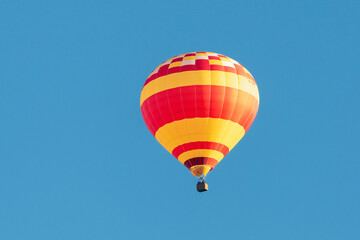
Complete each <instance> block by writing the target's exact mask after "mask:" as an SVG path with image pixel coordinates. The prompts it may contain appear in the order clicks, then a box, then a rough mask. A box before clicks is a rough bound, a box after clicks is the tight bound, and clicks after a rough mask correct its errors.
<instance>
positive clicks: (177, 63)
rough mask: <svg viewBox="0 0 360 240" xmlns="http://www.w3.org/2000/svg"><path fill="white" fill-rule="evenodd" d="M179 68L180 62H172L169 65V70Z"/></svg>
mask: <svg viewBox="0 0 360 240" xmlns="http://www.w3.org/2000/svg"><path fill="white" fill-rule="evenodd" d="M180 66H181V62H173V63H170V66H169V69H170V68H173V67H180Z"/></svg>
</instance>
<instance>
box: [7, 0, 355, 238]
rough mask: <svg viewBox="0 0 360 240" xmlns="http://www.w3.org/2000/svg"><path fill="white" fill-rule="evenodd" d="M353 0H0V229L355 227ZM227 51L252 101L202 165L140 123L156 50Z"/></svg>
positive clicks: (349, 234) (320, 231) (250, 234)
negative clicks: (243, 73) (239, 132)
mask: <svg viewBox="0 0 360 240" xmlns="http://www.w3.org/2000/svg"><path fill="white" fill-rule="evenodd" d="M359 9H360V4H359V3H358V2H357V1H330V0H329V1H314V0H311V1H309V0H304V1H279V0H273V1H235V0H234V1H212V0H206V1H204V0H202V1H200V0H194V1H162V0H161V1H64V0H62V1H36V0H35V1H14V0H8V1H7V0H2V1H0V114H1V115H0V126H1V127H0V239H4V240H12V239H19V240H24V239H31V240H32V239H36V240H41V239H46V240H48V239H52V240H57V239H59V240H63V239H87V240H92V239H109V240H111V239H174V240H176V239H190V238H194V239H195V238H202V239H246V240H258V239H259V240H260V239H261V240H262V239H266V240H271V239H274V240H288V239H291V240H304V239H310V240H312V239H314V240H315V239H316V240H320V239H326V240H332V239H334V240H339V239H345V240H348V239H349V240H350V239H351V240H353V239H354V240H355V239H360V217H359V216H360V206H359V202H360V186H359V183H360V177H359V170H360V163H359V159H360V154H359V144H360V141H359V134H360V129H359V122H360V113H359V103H360V94H359V87H360V84H359V79H360V74H359V64H360V61H359V55H360V47H359V42H360V33H359V25H360V17H359ZM191 51H211V52H217V53H221V54H224V55H227V56H229V57H231V58H233V59H236V60H237V61H239V62H240V63H241V64H243V65H244V66H245V67H246V68H247V69H248V70H249V71H250V72H251V73H252V74H253V76H254V77H255V79H256V81H257V83H258V86H259V90H260V96H261V102H260V109H259V113H258V115H257V118H256V119H255V121H254V123H253V125H252V127H251V128H250V130H249V132H248V133H247V134H246V135H245V137H244V138H243V139H242V140H241V142H240V143H239V144H238V145H237V146H236V147H235V148H234V149H233V151H232V152H230V153H229V154H228V155H227V157H226V158H225V159H224V161H223V162H221V164H219V165H218V166H217V168H216V169H215V170H214V171H213V172H212V173H211V174H209V175H208V178H207V179H208V183H209V186H210V191H209V192H207V193H202V194H199V193H198V192H196V190H195V184H196V179H195V178H194V177H193V176H192V175H191V174H190V172H189V171H188V170H187V169H186V168H185V167H183V166H182V165H181V164H180V163H178V162H177V161H176V160H175V159H174V158H173V157H172V156H171V155H170V154H169V153H168V152H166V150H165V149H163V147H161V145H160V144H158V143H157V142H156V141H155V139H154V138H153V136H152V135H151V134H150V132H149V131H148V130H147V128H146V126H145V124H144V122H143V120H142V116H141V112H140V107H139V98H140V92H141V88H142V85H143V84H144V82H145V80H146V77H147V76H148V74H149V73H150V72H151V71H152V70H153V69H154V68H155V67H156V66H157V65H158V64H160V63H161V62H162V61H165V60H166V59H168V58H170V57H173V56H175V55H178V54H182V53H186V52H191Z"/></svg>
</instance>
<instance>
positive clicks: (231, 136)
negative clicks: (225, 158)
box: [155, 118, 245, 153]
mask: <svg viewBox="0 0 360 240" xmlns="http://www.w3.org/2000/svg"><path fill="white" fill-rule="evenodd" d="M244 134H245V130H244V128H243V127H242V126H241V125H240V124H238V123H234V122H232V121H230V120H224V119H221V118H191V119H183V120H180V121H174V122H171V123H168V124H166V125H164V126H162V127H161V128H159V130H158V131H157V132H156V134H155V138H156V139H157V140H158V141H159V142H160V144H161V145H163V146H164V147H165V148H166V150H168V151H169V152H170V153H172V151H173V149H174V148H175V147H177V146H179V145H182V144H185V143H189V142H197V141H208V142H216V143H221V144H224V145H225V146H227V147H228V148H229V150H231V149H232V148H233V147H234V146H235V145H236V144H237V143H238V142H239V141H240V139H241V138H242V137H243V136H244Z"/></svg>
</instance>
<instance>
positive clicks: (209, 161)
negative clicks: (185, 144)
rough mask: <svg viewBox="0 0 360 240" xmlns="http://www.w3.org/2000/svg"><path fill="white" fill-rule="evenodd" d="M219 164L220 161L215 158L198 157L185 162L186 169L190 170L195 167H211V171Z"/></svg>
mask: <svg viewBox="0 0 360 240" xmlns="http://www.w3.org/2000/svg"><path fill="white" fill-rule="evenodd" d="M217 164H218V161H217V160H216V159H213V158H208V157H197V158H191V159H189V160H187V161H185V162H184V165H185V167H187V168H188V169H190V168H191V167H193V166H196V165H209V166H211V170H212V169H213V168H214V167H215V166H216V165H217Z"/></svg>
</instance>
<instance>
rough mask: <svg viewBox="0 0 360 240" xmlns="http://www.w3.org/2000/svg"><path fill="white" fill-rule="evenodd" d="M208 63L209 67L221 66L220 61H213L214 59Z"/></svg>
mask: <svg viewBox="0 0 360 240" xmlns="http://www.w3.org/2000/svg"><path fill="white" fill-rule="evenodd" d="M209 63H210V65H213V64H214V65H220V66H222V65H223V64H222V61H220V60H214V59H211V60H209Z"/></svg>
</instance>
